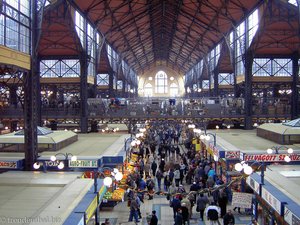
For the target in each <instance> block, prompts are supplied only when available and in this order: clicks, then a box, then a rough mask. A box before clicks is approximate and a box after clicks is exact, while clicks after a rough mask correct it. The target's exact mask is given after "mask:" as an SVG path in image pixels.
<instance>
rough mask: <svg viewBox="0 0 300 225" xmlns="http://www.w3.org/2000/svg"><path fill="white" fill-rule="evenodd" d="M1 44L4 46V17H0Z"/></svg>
mask: <svg viewBox="0 0 300 225" xmlns="http://www.w3.org/2000/svg"><path fill="white" fill-rule="evenodd" d="M0 44H1V45H4V16H3V15H0Z"/></svg>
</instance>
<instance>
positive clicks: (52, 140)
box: [0, 131, 77, 144]
mask: <svg viewBox="0 0 300 225" xmlns="http://www.w3.org/2000/svg"><path fill="white" fill-rule="evenodd" d="M40 132H41V131H40ZM23 133H24V132H23ZM74 136H77V134H76V133H74V132H72V131H54V132H52V133H48V134H44V135H42V134H40V135H38V143H39V144H56V143H60V142H62V141H64V140H66V139H68V138H72V137H74ZM24 143H25V140H24V134H22V131H20V133H19V134H17V135H16V133H9V134H4V135H1V136H0V144H24Z"/></svg>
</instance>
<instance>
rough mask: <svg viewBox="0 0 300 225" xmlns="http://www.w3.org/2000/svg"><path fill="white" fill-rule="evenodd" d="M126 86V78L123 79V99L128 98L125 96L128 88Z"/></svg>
mask: <svg viewBox="0 0 300 225" xmlns="http://www.w3.org/2000/svg"><path fill="white" fill-rule="evenodd" d="M126 85H127V82H126V80H125V78H122V94H121V96H122V97H123V98H125V97H126V96H125V92H126V90H125V87H126Z"/></svg>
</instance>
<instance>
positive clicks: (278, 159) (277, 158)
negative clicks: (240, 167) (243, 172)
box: [244, 154, 300, 162]
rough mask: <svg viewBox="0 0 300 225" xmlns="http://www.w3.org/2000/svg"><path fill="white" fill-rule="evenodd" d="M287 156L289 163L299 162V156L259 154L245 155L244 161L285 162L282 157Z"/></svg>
mask: <svg viewBox="0 0 300 225" xmlns="http://www.w3.org/2000/svg"><path fill="white" fill-rule="evenodd" d="M285 156H289V157H290V158H291V161H300V154H290V155H289V154H260V155H245V156H244V161H251V160H255V161H260V162H285V160H284V157H285Z"/></svg>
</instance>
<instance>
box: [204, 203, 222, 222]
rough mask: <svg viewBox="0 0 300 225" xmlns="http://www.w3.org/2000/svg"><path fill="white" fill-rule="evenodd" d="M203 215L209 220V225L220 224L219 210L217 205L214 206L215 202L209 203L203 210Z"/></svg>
mask: <svg viewBox="0 0 300 225" xmlns="http://www.w3.org/2000/svg"><path fill="white" fill-rule="evenodd" d="M205 215H206V217H207V219H208V220H210V225H215V224H218V225H221V224H220V222H219V217H220V215H221V210H220V208H219V207H218V206H216V203H214V202H213V203H211V205H209V206H208V207H207V208H206V210H205Z"/></svg>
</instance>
